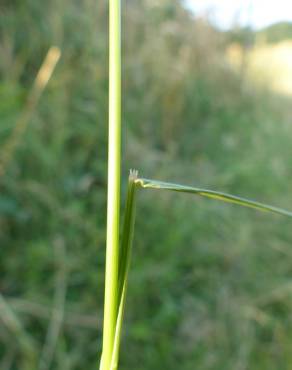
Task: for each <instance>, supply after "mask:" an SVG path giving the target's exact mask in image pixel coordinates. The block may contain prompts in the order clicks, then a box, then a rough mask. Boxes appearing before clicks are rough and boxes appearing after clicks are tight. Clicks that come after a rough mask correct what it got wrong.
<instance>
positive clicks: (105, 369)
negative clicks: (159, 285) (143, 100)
mask: <svg viewBox="0 0 292 370" xmlns="http://www.w3.org/2000/svg"><path fill="white" fill-rule="evenodd" d="M120 168H121V4H120V0H110V1H109V138H108V195H107V235H106V240H107V242H106V272H105V297H104V323H103V350H102V361H101V369H102V370H109V369H110V364H111V359H112V351H113V345H114V337H115V326H116V318H117V303H118V294H117V292H118V261H119V222H120V171H121V169H120Z"/></svg>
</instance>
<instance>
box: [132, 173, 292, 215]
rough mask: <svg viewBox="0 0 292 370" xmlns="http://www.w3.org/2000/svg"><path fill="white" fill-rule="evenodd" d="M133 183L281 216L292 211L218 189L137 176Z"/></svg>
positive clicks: (290, 213) (291, 213)
mask: <svg viewBox="0 0 292 370" xmlns="http://www.w3.org/2000/svg"><path fill="white" fill-rule="evenodd" d="M135 183H136V185H137V186H141V187H142V188H149V189H161V190H171V191H177V192H181V193H191V194H196V195H200V196H203V197H207V198H211V199H216V200H220V201H222V202H227V203H233V204H237V205H240V206H243V207H248V208H253V209H256V210H258V211H262V212H271V213H277V214H280V215H282V216H287V217H292V212H290V211H287V210H285V209H282V208H278V207H274V206H271V205H268V204H264V203H260V202H257V201H254V200H250V199H245V198H241V197H238V196H236V195H231V194H227V193H223V192H220V191H214V190H208V189H201V188H196V187H191V186H185V185H181V184H173V183H168V182H163V181H157V180H150V179H144V178H138V179H137V180H136V181H135Z"/></svg>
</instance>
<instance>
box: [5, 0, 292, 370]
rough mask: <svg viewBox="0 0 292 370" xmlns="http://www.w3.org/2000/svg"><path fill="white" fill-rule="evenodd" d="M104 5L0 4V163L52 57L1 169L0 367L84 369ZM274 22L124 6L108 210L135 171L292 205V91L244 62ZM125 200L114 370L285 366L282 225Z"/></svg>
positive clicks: (91, 349) (97, 341)
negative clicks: (257, 24) (221, 24)
mask: <svg viewBox="0 0 292 370" xmlns="http://www.w3.org/2000/svg"><path fill="white" fill-rule="evenodd" d="M107 11H108V10H107V2H106V1H102V0H98V1H96V0H83V1H68V0H58V1H56V0H52V1H37V0H25V1H23V0H10V1H8V0H4V1H3V0H2V2H1V5H0V53H1V58H0V78H1V83H0V122H1V123H0V142H1V147H0V158H2V157H3V156H4V155H5V153H3V148H4V144H5V143H6V142H7V140H9V138H10V137H11V134H12V130H13V127H14V126H15V123H16V121H17V118H18V117H19V115H20V114H21V112H22V111H23V109H24V106H25V104H26V103H25V102H26V97H27V95H28V93H29V91H30V88H31V85H32V83H33V81H34V78H35V75H36V73H37V71H38V69H39V67H40V65H41V63H42V61H43V59H44V57H45V55H46V52H47V50H48V49H49V47H50V46H51V45H57V46H59V47H60V48H61V50H62V57H61V60H60V63H59V65H58V66H57V69H56V71H55V73H54V75H53V77H52V79H51V81H50V82H49V84H48V87H47V89H46V91H45V93H44V95H43V97H42V98H41V101H40V103H39V105H38V107H37V109H36V110H35V111H34V114H33V117H32V119H31V120H30V122H29V125H28V127H27V130H26V131H25V133H24V134H23V135H22V137H21V141H20V143H19V146H18V147H17V150H15V151H14V153H13V158H12V160H11V162H10V163H9V166H8V167H7V169H6V171H5V173H4V174H3V176H2V177H1V179H0V187H1V191H0V292H1V295H0V368H1V370H35V369H36V370H37V369H38V370H50V369H55V370H69V369H70V370H73V369H74V370H81V369H82V370H85V369H86V370H94V369H97V368H98V359H99V355H100V350H101V324H102V311H103V283H104V280H103V279H104V278H103V275H104V256H105V253H104V252H105V212H106V185H107V184H106V169H107V163H106V160H107V95H108V86H107V85H108V76H107V74H108V67H107V60H108V37H107V27H108V20H107V19H108V15H107ZM280 26H281V25H280ZM288 26H289V25H288ZM288 26H287V25H286V27H282V26H281V27H280V28H279V27H278V28H277V27H276V31H275V27H274V28H272V29H266V30H264V31H261V32H259V33H255V32H252V30H250V29H248V28H241V29H234V30H231V31H224V32H223V31H218V30H216V29H215V28H214V27H212V26H211V25H210V24H208V22H207V21H204V20H202V19H198V18H195V17H194V15H193V14H191V13H190V12H189V11H187V10H186V9H184V8H183V7H182V5H181V3H180V2H179V1H178V0H176V1H175V0H160V1H158V0H157V1H154V0H143V1H133V0H127V1H125V2H123V176H124V177H123V184H122V185H123V187H122V203H123V202H124V195H125V186H126V181H127V174H128V169H129V168H137V169H138V170H139V172H140V175H141V176H143V177H148V178H154V179H158V180H166V181H167V180H168V181H172V182H181V183H185V184H190V185H194V186H202V187H209V188H211V189H217V190H221V191H226V192H231V193H235V194H238V195H241V196H245V197H250V198H253V199H257V200H259V201H264V202H267V203H271V204H274V205H278V206H282V207H286V208H289V207H290V209H291V208H292V200H291V185H292V166H291V158H292V145H291V136H292V124H291V115H292V105H291V96H290V95H289V94H287V93H285V94H284V93H281V92H279V91H277V92H276V91H275V90H273V89H272V88H270V87H269V83H268V81H264V82H263V81H262V80H261V81H260V82H256V80H257V79H256V78H255V77H256V76H257V73H256V72H255V73H254V74H252V73H251V72H250V71H249V68H248V66H249V61H250V58H249V55H250V54H249V49H250V48H252V47H253V46H254V45H256V43H257V40H258V38H259V37H260V38H261V39H262V38H263V34H264V35H265V40H266V41H265V43H266V44H265V45H269V43H275V42H277V43H278V42H281V41H283V40H285V39H286V38H288V37H289V34H290V33H291V26H290V27H288ZM273 32H275V35H276V36H275V37H273V34H274V33H273ZM287 35H288V36H287ZM234 45H235V46H236V48H235V49H234ZM232 46H233V49H232V48H231V47H232ZM230 48H231V49H230ZM228 50H229V51H230V50H231V54H230V52H229V53H228ZM232 50H233V51H234V50H235V51H236V53H237V54H236V53H235V54H236V55H237V56H238V50H240V52H239V54H240V58H239V59H238V58H237V59H236V63H231V62H230V60H229V59H228V55H234V53H233V54H232ZM265 62H266V64H269V59H267V58H266V59H265ZM138 198H139V199H138V206H137V222H136V234H135V241H134V252H133V260H132V268H131V274H130V283H129V292H128V300H127V308H126V322H125V326H124V331H123V342H122V348H121V359H120V362H121V365H120V369H121V370H126V369H135V370H150V369H168V370H174V369H178V368H179V369H184V370H193V369H200V370H207V369H208V370H222V369H224V370H245V369H249V370H275V369H279V370H291V369H292V350H291V347H292V294H291V293H292V282H291V273H292V263H291V260H290V257H291V256H292V249H291V233H290V232H289V231H291V221H290V220H289V219H287V220H286V219H285V218H282V217H280V216H273V215H268V214H259V213H257V212H254V211H251V210H245V209H241V208H239V207H236V206H231V205H225V204H222V203H220V202H215V201H214V202H213V201H210V200H205V199H200V198H193V197H189V196H188V195H179V194H171V193H167V192H165V193H162V192H161V193H160V192H157V191H150V190H145V191H140V192H139V196H138Z"/></svg>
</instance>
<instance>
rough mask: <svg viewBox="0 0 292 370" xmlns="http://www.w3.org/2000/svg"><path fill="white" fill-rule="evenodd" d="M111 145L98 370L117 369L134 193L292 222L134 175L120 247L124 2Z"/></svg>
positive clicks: (116, 45) (112, 20)
mask: <svg viewBox="0 0 292 370" xmlns="http://www.w3.org/2000/svg"><path fill="white" fill-rule="evenodd" d="M109 5H110V6H109V44H110V47H109V50H110V54H109V142H108V203H107V205H108V206H107V247H106V272H105V303H104V325H103V351H102V357H101V362H100V370H117V368H118V359H119V348H120V341H121V329H122V322H123V316H124V309H125V300H126V292H127V284H128V275H129V269H130V260H131V250H132V242H133V235H134V222H135V205H136V189H137V188H138V187H140V188H142V189H159V190H168V191H175V192H182V193H189V194H194V195H200V196H204V197H207V198H211V199H215V200H220V201H223V202H227V203H233V204H236V205H240V206H243V207H248V208H253V209H256V210H259V211H264V212H270V213H277V214H280V215H284V216H288V217H292V212H290V211H287V210H284V209H281V208H278V207H274V206H270V205H267V204H262V203H259V202H257V201H253V200H249V199H245V198H241V197H238V196H235V195H230V194H226V193H223V192H220V191H213V190H208V189H201V188H196V187H190V186H185V185H181V184H174V183H168V182H163V181H157V180H150V179H144V178H139V177H138V172H137V171H135V170H131V171H130V176H129V181H128V190H127V200H126V208H125V215H124V226H123V230H122V240H121V244H120V243H119V222H120V182H121V179H120V171H121V170H120V168H121V3H120V0H110V2H109Z"/></svg>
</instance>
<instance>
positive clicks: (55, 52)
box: [0, 46, 61, 178]
mask: <svg viewBox="0 0 292 370" xmlns="http://www.w3.org/2000/svg"><path fill="white" fill-rule="evenodd" d="M60 56H61V51H60V49H59V48H58V47H56V46H52V47H51V48H50V49H49V51H48V53H47V55H46V57H45V59H44V61H43V63H42V65H41V67H40V69H39V71H38V73H37V76H36V78H35V80H34V83H33V86H32V89H31V91H30V93H29V95H28V98H27V101H26V105H25V107H24V110H23V111H22V113H21V114H20V117H19V118H18V120H17V122H16V124H15V126H14V129H13V131H12V134H11V136H10V137H9V138H8V140H7V141H6V143H5V144H4V146H3V148H2V150H1V155H0V178H1V177H2V176H3V175H4V174H5V171H6V169H7V167H8V165H9V163H10V161H11V159H12V158H13V154H14V152H15V150H16V148H17V146H18V145H19V143H20V140H21V137H22V135H23V134H24V132H25V130H26V128H27V125H28V123H29V121H30V119H31V117H32V115H33V113H34V111H35V109H36V107H37V104H38V102H39V99H40V97H41V96H42V93H43V91H44V89H45V88H46V86H47V84H48V82H49V80H50V78H51V76H52V74H53V72H54V69H55V67H56V65H57V63H58V61H59V59H60Z"/></svg>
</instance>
